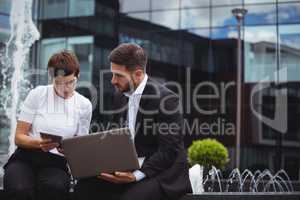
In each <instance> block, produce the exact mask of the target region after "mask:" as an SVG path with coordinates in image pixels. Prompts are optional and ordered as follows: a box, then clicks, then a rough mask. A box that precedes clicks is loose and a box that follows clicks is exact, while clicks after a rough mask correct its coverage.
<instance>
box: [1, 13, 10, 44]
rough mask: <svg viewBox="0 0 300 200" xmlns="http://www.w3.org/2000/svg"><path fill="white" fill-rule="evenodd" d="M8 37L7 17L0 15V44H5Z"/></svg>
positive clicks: (8, 25)
mask: <svg viewBox="0 0 300 200" xmlns="http://www.w3.org/2000/svg"><path fill="white" fill-rule="evenodd" d="M9 35H10V24H9V15H1V14H0V42H6V41H8V39H9Z"/></svg>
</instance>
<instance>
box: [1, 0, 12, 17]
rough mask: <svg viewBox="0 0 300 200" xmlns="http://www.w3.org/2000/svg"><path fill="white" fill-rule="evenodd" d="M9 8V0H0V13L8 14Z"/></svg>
mask: <svg viewBox="0 0 300 200" xmlns="http://www.w3.org/2000/svg"><path fill="white" fill-rule="evenodd" d="M10 8H11V0H1V1H0V13H1V15H3V14H9V13H10Z"/></svg>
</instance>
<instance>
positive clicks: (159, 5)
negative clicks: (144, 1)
mask: <svg viewBox="0 0 300 200" xmlns="http://www.w3.org/2000/svg"><path fill="white" fill-rule="evenodd" d="M172 8H173V9H174V8H179V0H172V1H170V0H152V9H172Z"/></svg>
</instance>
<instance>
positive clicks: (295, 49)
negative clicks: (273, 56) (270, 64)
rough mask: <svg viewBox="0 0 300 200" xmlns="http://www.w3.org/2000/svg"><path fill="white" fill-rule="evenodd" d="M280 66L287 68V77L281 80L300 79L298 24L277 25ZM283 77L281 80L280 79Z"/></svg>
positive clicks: (299, 30)
mask: <svg viewBox="0 0 300 200" xmlns="http://www.w3.org/2000/svg"><path fill="white" fill-rule="evenodd" d="M279 37H280V68H287V77H280V78H281V81H286V78H287V79H288V81H299V80H300V76H299V74H300V25H284V26H283V25H282V26H280V27H279ZM282 79H283V80H282Z"/></svg>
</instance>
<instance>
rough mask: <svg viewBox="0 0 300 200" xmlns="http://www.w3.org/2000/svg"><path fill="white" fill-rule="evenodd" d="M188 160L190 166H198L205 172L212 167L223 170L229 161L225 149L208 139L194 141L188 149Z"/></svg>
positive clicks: (213, 140)
mask: <svg viewBox="0 0 300 200" xmlns="http://www.w3.org/2000/svg"><path fill="white" fill-rule="evenodd" d="M188 159H189V163H190V165H191V166H193V165H195V164H199V165H201V166H203V167H204V169H206V170H207V169H210V168H211V167H212V166H215V167H216V168H218V169H221V170H224V168H225V166H226V164H227V163H228V161H229V158H228V150H227V148H226V147H225V146H224V145H223V144H222V143H220V142H218V141H217V140H215V139H210V138H208V139H203V140H197V141H194V142H193V143H192V145H191V146H190V147H189V149H188Z"/></svg>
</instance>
